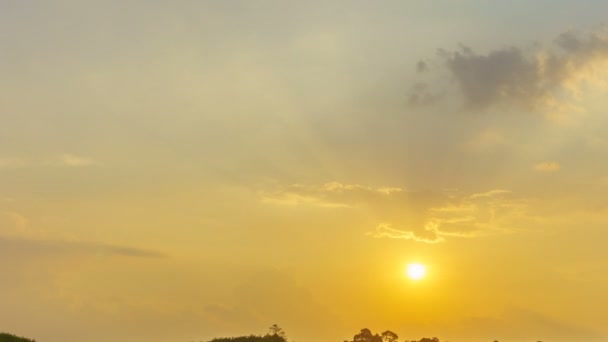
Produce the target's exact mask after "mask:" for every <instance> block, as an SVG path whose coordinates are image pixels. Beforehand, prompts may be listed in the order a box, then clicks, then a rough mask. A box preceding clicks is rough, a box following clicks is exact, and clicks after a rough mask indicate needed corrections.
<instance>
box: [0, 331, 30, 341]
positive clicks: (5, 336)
mask: <svg viewBox="0 0 608 342" xmlns="http://www.w3.org/2000/svg"><path fill="white" fill-rule="evenodd" d="M0 342H36V340H30V339H29V338H25V337H19V336H15V335H11V334H8V333H0Z"/></svg>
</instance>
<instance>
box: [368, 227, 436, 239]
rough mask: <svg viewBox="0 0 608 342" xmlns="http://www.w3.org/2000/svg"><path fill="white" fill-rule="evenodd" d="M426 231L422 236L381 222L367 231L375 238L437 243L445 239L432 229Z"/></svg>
mask: <svg viewBox="0 0 608 342" xmlns="http://www.w3.org/2000/svg"><path fill="white" fill-rule="evenodd" d="M426 232H427V234H426V235H427V236H424V235H423V234H424V233H423V234H420V233H417V232H414V231H403V230H399V229H395V228H393V227H392V226H391V225H390V224H386V223H382V224H379V225H378V226H377V227H376V229H375V230H374V231H372V232H369V233H368V235H371V236H373V237H375V238H389V239H404V240H413V241H416V242H425V243H438V242H443V241H445V239H444V238H443V237H442V236H439V235H437V233H436V232H434V231H429V230H427V231H426Z"/></svg>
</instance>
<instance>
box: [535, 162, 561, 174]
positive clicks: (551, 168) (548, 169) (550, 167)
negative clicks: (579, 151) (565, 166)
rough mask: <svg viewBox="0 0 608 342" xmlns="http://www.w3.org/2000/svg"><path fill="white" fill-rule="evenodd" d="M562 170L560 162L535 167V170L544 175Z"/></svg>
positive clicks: (543, 163)
mask: <svg viewBox="0 0 608 342" xmlns="http://www.w3.org/2000/svg"><path fill="white" fill-rule="evenodd" d="M560 169H561V165H560V164H559V163H558V162H542V163H538V164H536V165H534V170H536V171H538V172H542V173H553V172H557V171H559V170H560Z"/></svg>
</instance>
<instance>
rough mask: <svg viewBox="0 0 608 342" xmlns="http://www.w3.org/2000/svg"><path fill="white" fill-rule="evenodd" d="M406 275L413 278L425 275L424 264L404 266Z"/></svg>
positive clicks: (418, 278) (417, 278)
mask: <svg viewBox="0 0 608 342" xmlns="http://www.w3.org/2000/svg"><path fill="white" fill-rule="evenodd" d="M406 273H407V276H408V277H410V279H413V280H420V279H422V278H424V276H425V275H426V266H424V265H423V264H418V263H415V264H408V265H407V268H406Z"/></svg>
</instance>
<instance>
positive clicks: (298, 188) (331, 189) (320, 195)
mask: <svg viewBox="0 0 608 342" xmlns="http://www.w3.org/2000/svg"><path fill="white" fill-rule="evenodd" d="M403 191H404V189H402V188H399V187H378V188H374V187H368V186H363V185H359V184H345V183H340V182H329V183H325V184H321V185H304V184H292V185H289V186H286V187H280V188H278V189H275V190H274V191H263V192H261V194H260V197H261V200H262V202H264V203H269V204H275V205H287V206H302V205H305V206H316V207H322V208H352V207H357V206H359V205H362V204H365V203H367V202H368V201H370V200H371V199H372V198H378V197H387V196H393V195H396V194H399V193H402V192H403Z"/></svg>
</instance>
